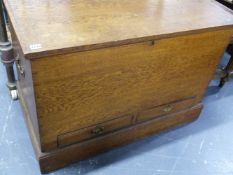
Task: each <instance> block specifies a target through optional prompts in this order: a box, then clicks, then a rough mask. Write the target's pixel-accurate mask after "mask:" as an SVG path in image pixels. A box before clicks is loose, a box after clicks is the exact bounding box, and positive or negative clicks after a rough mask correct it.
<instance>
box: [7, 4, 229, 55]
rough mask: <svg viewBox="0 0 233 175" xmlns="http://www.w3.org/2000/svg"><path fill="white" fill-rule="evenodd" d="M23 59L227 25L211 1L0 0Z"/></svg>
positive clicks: (222, 12)
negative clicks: (16, 38) (17, 40)
mask: <svg viewBox="0 0 233 175" xmlns="http://www.w3.org/2000/svg"><path fill="white" fill-rule="evenodd" d="M4 2H5V5H6V7H7V10H8V13H9V16H10V19H11V20H12V24H13V27H14V29H15V32H16V35H17V37H18V38H19V41H20V45H21V47H22V50H23V53H24V54H25V57H26V58H33V57H41V56H45V55H51V54H61V53H68V52H75V51H83V50H90V49H94V48H101V47H108V46H114V45H119V44H128V43H135V42H139V41H146V40H148V39H155V38H157V39H158V38H161V37H171V36H174V35H178V34H184V33H194V32H197V31H199V30H205V31H208V30H215V29H217V28H225V27H230V26H232V24H233V17H232V14H230V13H229V12H228V11H226V10H224V9H223V8H222V7H220V6H219V5H218V4H216V2H215V1H214V0H192V1H191V0H107V1H106V0H79V1H77V0H66V1H61V0H49V1H41V0H4Z"/></svg>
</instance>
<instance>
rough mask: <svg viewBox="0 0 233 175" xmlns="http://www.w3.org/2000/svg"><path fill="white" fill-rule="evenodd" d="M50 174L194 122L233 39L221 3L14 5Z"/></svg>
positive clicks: (231, 22) (27, 96)
mask: <svg viewBox="0 0 233 175" xmlns="http://www.w3.org/2000/svg"><path fill="white" fill-rule="evenodd" d="M4 3H5V6H6V9H7V12H8V15H9V21H10V32H11V35H12V42H13V46H14V53H15V57H16V58H18V59H19V60H18V62H17V67H18V91H19V95H20V101H21V104H22V106H23V109H24V111H25V119H26V121H27V124H28V128H29V131H30V134H31V139H32V143H33V145H34V148H35V152H36V155H37V157H38V160H39V163H40V167H41V170H42V172H49V171H52V170H55V169H57V168H60V167H63V166H65V165H67V164H69V163H72V162H75V161H77V160H81V159H84V158H86V157H88V156H91V155H94V154H97V153H100V152H104V151H106V150H109V149H111V148H114V147H117V146H120V145H123V144H127V143H129V142H132V141H134V140H136V139H140V138H143V137H145V136H148V135H152V134H154V133H157V132H160V131H163V130H165V129H168V128H171V127H174V126H177V125H181V124H184V123H188V122H191V121H193V120H195V119H196V118H197V117H198V116H199V114H200V112H201V109H202V103H201V101H202V98H203V95H204V93H205V90H206V88H207V86H208V83H209V81H210V80H211V78H212V77H213V74H214V72H215V69H216V66H217V64H218V63H219V59H220V58H221V56H222V54H223V52H224V50H225V48H226V46H227V45H228V43H229V40H230V38H231V36H232V34H233V17H232V15H231V14H230V13H228V12H227V11H226V10H225V9H223V8H222V7H221V6H220V5H219V4H218V3H216V2H214V1H212V0H202V1H187V0H150V1H149V0H134V1H132V0H122V1H120V0H108V1H103V0H81V1H76V0H69V1H59V0H50V1H41V0H26V1H25V0H5V1H4Z"/></svg>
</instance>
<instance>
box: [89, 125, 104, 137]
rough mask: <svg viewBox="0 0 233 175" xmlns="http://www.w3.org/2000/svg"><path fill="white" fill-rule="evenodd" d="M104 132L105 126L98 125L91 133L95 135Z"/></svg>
mask: <svg viewBox="0 0 233 175" xmlns="http://www.w3.org/2000/svg"><path fill="white" fill-rule="evenodd" d="M103 132H104V127H96V128H94V129H93V130H92V131H91V133H92V134H94V135H101V134H103Z"/></svg>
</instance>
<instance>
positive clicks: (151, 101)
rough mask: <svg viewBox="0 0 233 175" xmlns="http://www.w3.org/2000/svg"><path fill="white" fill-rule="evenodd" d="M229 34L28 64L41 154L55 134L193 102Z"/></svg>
mask: <svg viewBox="0 0 233 175" xmlns="http://www.w3.org/2000/svg"><path fill="white" fill-rule="evenodd" d="M231 35H232V31H230V30H221V31H215V32H207V33H200V34H193V35H187V36H180V37H175V38H167V39H161V40H156V41H148V42H143V43H137V44H131V45H124V46H119V47H111V48H104V49H99V50H93V51H85V52H78V53H72V54H66V55H59V56H52V57H46V58H41V59H35V60H33V61H32V76H33V82H34V89H35V96H36V105H37V113H38V120H39V127H40V132H41V133H40V134H41V135H40V136H41V144H42V150H44V151H46V150H51V149H54V148H57V146H58V145H57V137H58V136H60V135H63V134H65V133H70V132H76V133H79V132H77V131H78V130H81V129H85V128H88V127H92V126H95V125H98V124H100V123H104V122H108V121H111V120H114V119H117V118H121V117H122V116H125V115H129V116H133V117H134V119H132V122H131V123H130V124H131V125H134V124H136V123H137V121H144V120H147V119H146V118H145V119H143V116H141V114H142V113H143V112H142V111H147V110H148V109H151V108H154V107H156V106H160V105H163V104H169V103H173V102H175V101H182V100H184V99H189V98H192V99H194V100H192V103H188V106H187V107H190V104H191V105H195V104H197V103H199V102H200V100H201V98H202V96H203V94H204V92H205V88H206V87H207V85H208V82H209V80H210V79H211V77H212V75H213V73H214V70H215V68H216V65H217V63H218V61H219V58H220V56H221V54H222V53H223V51H224V49H225V47H226V45H227V43H228V41H229V38H230V36H231ZM184 104H185V103H184ZM176 108H177V109H179V105H178V107H176ZM157 113H158V111H156V114H157ZM139 114H140V120H137V117H138V115H139ZM150 115H151V114H150ZM149 118H151V117H149ZM123 123H124V122H123ZM127 126H128V125H127ZM114 127H115V126H114Z"/></svg>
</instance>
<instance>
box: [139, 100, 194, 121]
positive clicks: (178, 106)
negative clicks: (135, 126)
mask: <svg viewBox="0 0 233 175" xmlns="http://www.w3.org/2000/svg"><path fill="white" fill-rule="evenodd" d="M194 102H195V98H194V97H191V98H187V99H184V100H180V101H176V102H171V103H168V104H165V105H160V106H157V107H154V108H151V109H147V110H145V111H143V112H140V113H139V115H138V117H137V122H142V121H145V120H150V119H153V118H156V117H160V116H163V115H167V114H170V113H174V112H178V111H181V110H184V109H187V108H190V107H192V106H193V105H194Z"/></svg>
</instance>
